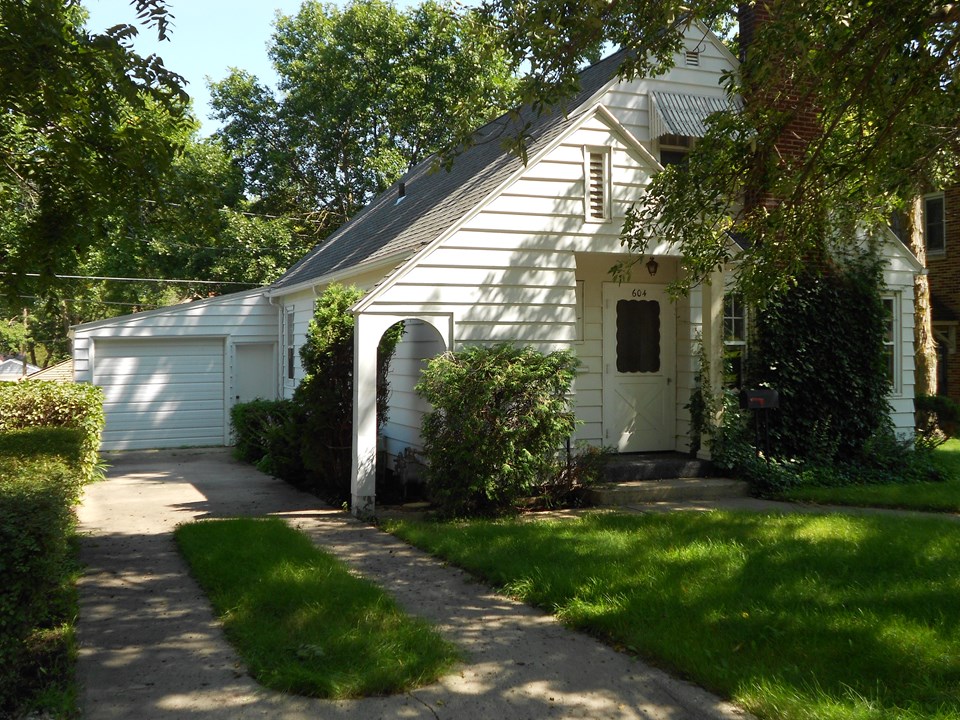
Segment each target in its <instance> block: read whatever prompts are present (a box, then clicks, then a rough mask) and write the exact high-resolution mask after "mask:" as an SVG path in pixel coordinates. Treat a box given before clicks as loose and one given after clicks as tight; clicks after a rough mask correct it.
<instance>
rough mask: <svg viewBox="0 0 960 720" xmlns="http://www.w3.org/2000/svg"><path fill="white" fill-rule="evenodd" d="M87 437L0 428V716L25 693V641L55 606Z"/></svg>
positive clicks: (73, 431)
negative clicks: (1, 432) (1, 431)
mask: <svg viewBox="0 0 960 720" xmlns="http://www.w3.org/2000/svg"><path fill="white" fill-rule="evenodd" d="M85 442H86V435H85V433H84V431H83V430H82V429H79V428H28V429H23V430H7V431H6V432H4V433H3V434H0V578H3V581H2V582H0V716H4V714H5V713H7V712H10V711H12V710H14V709H15V705H16V703H18V702H23V701H24V700H25V698H24V697H23V692H22V682H23V674H24V672H25V671H26V670H27V665H28V663H27V660H28V656H27V650H26V648H27V642H26V641H27V639H28V638H29V636H30V635H31V634H32V633H33V632H34V631H35V630H37V629H42V628H43V626H44V623H45V622H47V621H48V619H49V618H50V617H51V615H54V614H55V612H54V603H56V602H57V598H58V596H59V593H58V589H59V588H60V587H61V586H62V584H63V581H64V576H65V574H66V573H67V565H68V560H69V553H70V550H69V546H68V542H69V541H68V538H69V536H70V534H71V528H72V526H73V522H74V516H73V506H74V505H75V504H76V502H77V501H78V499H79V496H80V492H81V488H82V487H83V479H84V472H83V470H82V468H84V466H85V462H84V459H83V454H84V452H85V451H84V447H85Z"/></svg>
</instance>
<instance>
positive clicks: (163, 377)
mask: <svg viewBox="0 0 960 720" xmlns="http://www.w3.org/2000/svg"><path fill="white" fill-rule="evenodd" d="M223 353H224V342H223V341H222V340H219V339H210V338H203V339H193V338H164V339H150V340H143V339H119V340H112V339H111V340H102V341H98V342H97V343H96V345H95V347H94V368H93V380H94V383H95V384H96V385H99V386H100V387H102V388H103V391H104V397H105V402H104V414H105V415H106V428H105V430H104V433H103V443H102V447H103V448H104V449H106V450H120V449H138V448H163V447H184V446H191V445H192V446H197V445H222V444H223V442H224V432H225V413H224V356H223Z"/></svg>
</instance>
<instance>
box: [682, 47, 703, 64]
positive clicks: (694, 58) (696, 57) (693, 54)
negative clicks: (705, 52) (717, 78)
mask: <svg viewBox="0 0 960 720" xmlns="http://www.w3.org/2000/svg"><path fill="white" fill-rule="evenodd" d="M684 58H685V59H686V63H687V67H700V53H699V52H698V51H696V50H687V52H686V53H684Z"/></svg>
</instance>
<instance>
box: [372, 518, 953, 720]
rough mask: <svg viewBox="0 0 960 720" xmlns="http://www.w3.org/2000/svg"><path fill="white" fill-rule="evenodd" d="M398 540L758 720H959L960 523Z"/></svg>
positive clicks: (467, 525) (409, 536)
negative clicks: (732, 702) (684, 679)
mask: <svg viewBox="0 0 960 720" xmlns="http://www.w3.org/2000/svg"><path fill="white" fill-rule="evenodd" d="M388 529H389V530H390V531H391V532H394V533H395V534H397V535H399V536H400V537H402V538H404V539H406V540H408V541H410V542H412V543H413V544H415V545H418V546H421V547H423V548H425V549H427V550H429V551H430V552H433V553H435V554H437V555H439V556H441V557H444V558H447V559H449V560H450V561H451V562H453V563H455V564H457V565H460V566H462V567H464V568H467V569H468V570H470V571H471V572H473V573H475V574H477V575H479V576H481V577H483V578H485V579H486V580H487V581H489V582H490V583H491V584H493V585H494V586H496V587H499V588H503V589H504V590H505V592H507V593H509V594H510V595H513V596H515V597H518V598H520V599H522V600H524V601H526V602H529V603H532V604H535V605H539V606H541V607H543V608H546V609H548V610H549V611H551V612H554V613H556V614H557V615H558V616H559V617H560V618H561V619H562V620H563V621H564V622H566V623H568V624H570V625H572V626H574V627H578V628H582V629H585V630H588V631H590V632H592V633H595V634H597V635H598V636H601V637H603V638H605V639H607V640H608V641H609V642H610V643H611V644H613V645H614V646H616V647H620V648H623V649H626V650H628V651H631V652H636V653H637V654H639V655H641V656H643V657H644V658H646V659H648V660H650V661H652V662H653V663H654V664H656V665H659V666H661V667H663V668H665V669H667V670H670V671H673V672H675V673H677V674H679V675H681V676H684V677H688V678H690V679H692V680H694V681H695V682H697V683H699V684H701V685H703V686H705V687H707V688H710V689H712V690H714V691H716V692H719V693H720V694H722V695H724V696H726V697H729V698H733V699H734V700H736V701H737V702H739V703H741V704H742V705H743V706H745V707H746V708H747V709H748V710H750V711H752V712H754V713H756V714H757V715H758V716H760V717H761V718H785V719H789V720H794V719H800V718H802V719H805V720H807V719H808V720H814V719H816V720H831V719H834V718H837V719H839V718H844V719H848V718H855V719H858V720H860V719H871V720H872V719H877V720H879V719H880V718H883V719H884V720H887V719H899V718H903V719H910V720H914V719H919V718H937V719H938V720H941V719H946V718H954V719H955V718H960V562H958V559H960V525H954V524H952V523H947V522H943V521H941V520H938V519H910V518H899V517H875V516H871V517H846V516H807V515H804V516H799V515H796V516H795V515H790V516H767V515H759V514H748V513H742V514H737V513H706V514H700V513H674V514H666V515H661V514H655V515H654V514H651V515H640V516H634V515H619V514H591V515H587V516H585V517H583V518H582V519H580V520H556V521H532V522H529V521H528V522H518V521H499V522H497V521H471V522H464V523H449V524H437V523H427V522H414V521H396V522H391V523H389V524H388Z"/></svg>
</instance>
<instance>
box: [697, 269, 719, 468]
mask: <svg viewBox="0 0 960 720" xmlns="http://www.w3.org/2000/svg"><path fill="white" fill-rule="evenodd" d="M724 289H725V285H724V274H723V271H721V270H718V271H716V272H713V273H711V274H710V277H709V278H708V280H707V282H705V283H703V284H702V285H701V286H700V291H701V293H702V295H703V297H702V302H703V317H702V323H703V324H702V326H701V330H700V338H701V341H702V342H703V352H704V354H705V355H706V357H707V358H708V359H709V360H710V373H709V376H708V377H703V376H701V377H700V383H701V387H702V388H703V392H705V393H711V394H712V395H713V396H714V397H716V396H718V395H719V394H720V392H721V391H722V390H723V294H724ZM710 420H711V422H712V423H713V422H717V421H719V418H710ZM697 455H698V456H699V457H700V458H701V459H704V460H709V459H710V448H709V447H708V446H705V445H704V446H701V447H700V451H699V452H698V453H697Z"/></svg>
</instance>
